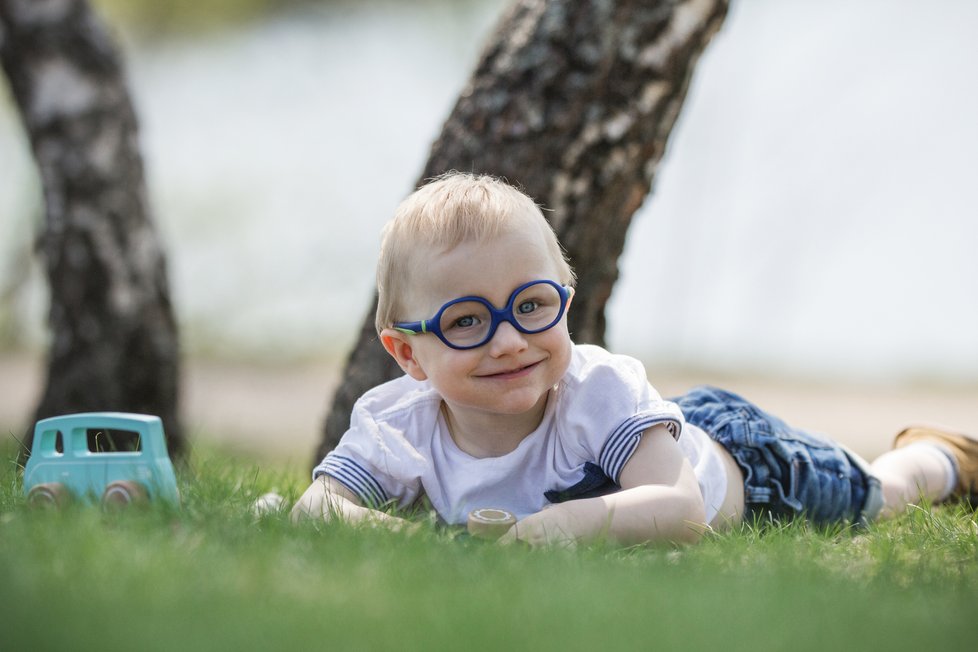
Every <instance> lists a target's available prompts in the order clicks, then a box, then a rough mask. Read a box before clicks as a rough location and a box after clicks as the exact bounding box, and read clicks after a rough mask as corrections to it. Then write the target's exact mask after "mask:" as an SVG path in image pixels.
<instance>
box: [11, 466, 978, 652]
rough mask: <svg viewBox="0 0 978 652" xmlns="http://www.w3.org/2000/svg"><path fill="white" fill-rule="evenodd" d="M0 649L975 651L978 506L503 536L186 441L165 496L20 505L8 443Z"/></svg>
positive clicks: (17, 477) (301, 472)
mask: <svg viewBox="0 0 978 652" xmlns="http://www.w3.org/2000/svg"><path fill="white" fill-rule="evenodd" d="M0 452H2V453H3V456H2V461H3V465H2V469H0V650H5V651H6V650H55V649H66V650H87V649H91V650H100V651H102V650H121V649H126V650H129V649H140V650H182V651H187V650H198V649H199V650H225V649H226V650H261V649H276V650H291V649H303V648H314V649H358V650H359V649H367V650H372V649H377V650H413V649H424V650H432V649H434V650H438V649H458V648H462V649H475V650H482V649H485V650H499V649H527V650H536V649H559V650H578V649H594V650H606V649H612V650H616V649H625V650H629V649H657V650H659V649H662V650H669V649H674V650H705V649H711V650H714V649H723V650H783V649H787V650H792V652H799V651H801V650H826V649H842V650H861V649H875V650H915V651H917V652H919V650H942V651H943V650H969V651H970V650H974V649H975V648H976V645H978V525H976V522H975V520H976V517H975V514H974V512H972V511H970V510H969V509H967V508H965V507H941V508H938V509H915V510H911V511H909V512H908V513H907V514H906V515H905V516H904V517H902V518H900V519H897V520H896V521H893V522H890V523H885V524H879V525H874V526H873V527H871V528H869V529H868V530H866V531H862V532H853V531H849V530H846V529H844V528H838V529H836V530H833V531H825V530H822V531H819V530H815V529H812V528H810V527H807V526H805V525H804V524H797V523H796V524H789V525H772V524H766V525H761V526H755V527H744V528H743V529H742V530H739V531H737V532H734V533H732V534H728V535H723V536H713V537H710V538H708V539H707V540H706V541H704V542H703V543H701V544H699V545H697V546H695V547H690V548H673V547H668V546H666V547H645V546H642V547H633V548H628V549H624V550H622V549H616V548H614V547H612V546H610V545H595V546H590V547H584V548H579V549H577V550H529V549H524V548H501V547H498V546H495V545H493V544H487V543H483V542H480V541H476V540H472V539H469V538H467V537H465V536H460V535H459V533H458V532H455V531H449V530H444V529H435V528H434V527H432V528H427V529H425V530H424V531H422V532H421V533H420V534H416V535H413V536H411V535H406V534H392V533H388V532H382V531H376V530H365V529H356V528H352V527H347V526H339V525H330V526H325V525H319V524H315V523H306V524H303V525H300V526H294V525H292V524H291V523H289V520H288V517H287V515H286V514H284V513H280V514H272V515H269V516H265V517H263V518H261V519H257V520H256V519H255V518H254V517H253V516H252V515H251V513H250V506H251V504H252V502H253V501H254V500H255V498H256V497H257V496H258V495H260V494H261V493H263V492H265V491H267V490H270V489H275V490H277V491H279V492H280V493H283V494H285V495H286V496H287V497H289V498H294V497H295V496H296V495H297V493H298V492H299V491H300V490H301V488H302V486H303V485H304V483H305V481H306V477H305V469H289V470H282V469H275V468H265V467H263V466H262V465H261V464H260V463H258V462H257V461H253V460H242V459H240V458H232V457H229V456H226V455H222V454H221V453H220V452H219V451H216V450H195V451H193V453H192V455H191V459H190V461H189V463H188V464H187V465H185V466H183V467H180V468H178V480H179V484H180V491H181V495H182V505H181V507H180V508H179V509H168V508H166V507H165V506H152V507H150V508H149V509H144V510H130V511H128V512H124V513H121V514H111V513H103V512H102V511H101V510H99V509H97V508H92V507H83V506H75V507H71V508H68V509H65V510H62V511H59V512H52V511H44V510H41V511H35V510H29V509H28V508H26V507H25V506H24V501H23V498H22V494H21V479H20V475H19V473H18V471H17V468H16V465H15V463H14V461H13V460H14V451H13V450H4V451H0Z"/></svg>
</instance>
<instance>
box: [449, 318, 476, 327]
mask: <svg viewBox="0 0 978 652" xmlns="http://www.w3.org/2000/svg"><path fill="white" fill-rule="evenodd" d="M478 323H479V319H478V318H477V317H475V316H474V315H466V316H464V317H459V318H458V319H456V320H455V321H453V322H452V324H451V328H472V327H473V326H476V325H478Z"/></svg>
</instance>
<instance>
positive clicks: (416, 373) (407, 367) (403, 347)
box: [380, 328, 428, 380]
mask: <svg viewBox="0 0 978 652" xmlns="http://www.w3.org/2000/svg"><path fill="white" fill-rule="evenodd" d="M411 337H412V336H411V335H408V334H407V333H402V332H401V331H398V330H394V329H393V328H385V329H384V330H382V331H381V332H380V342H381V344H383V345H384V348H385V349H386V350H387V352H388V353H390V355H391V357H392V358H394V360H396V361H397V366H399V367H400V368H401V369H403V370H404V373H406V374H407V375H409V376H410V377H411V378H414V379H415V380H426V379H427V378H428V374H426V373H425V372H424V369H422V368H421V364H420V363H419V362H418V359H417V358H416V357H414V347H413V346H411Z"/></svg>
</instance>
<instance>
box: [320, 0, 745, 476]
mask: <svg viewBox="0 0 978 652" xmlns="http://www.w3.org/2000/svg"><path fill="white" fill-rule="evenodd" d="M727 5H728V1H727V0H685V1H681V0H618V1H615V0H603V1H602V0H518V1H516V2H514V3H513V4H512V6H511V7H510V8H509V9H508V11H507V12H506V14H505V15H504V16H503V18H502V20H501V22H500V24H499V26H498V28H497V30H496V32H495V35H494V36H493V37H492V38H491V39H490V42H489V44H488V47H487V48H486V50H485V51H484V52H483V54H482V57H481V60H480V61H479V63H478V66H477V67H476V70H475V72H474V73H473V75H472V77H471V79H470V80H469V82H468V84H467V85H466V87H465V89H464V90H463V91H462V93H461V95H460V97H459V100H458V103H457V104H456V105H455V108H454V110H453V111H452V113H451V115H450V116H449V118H448V120H447V122H446V123H445V125H444V128H443V130H442V133H441V136H440V137H439V138H438V140H437V141H436V142H435V143H434V146H433V147H432V150H431V154H430V157H429V159H428V163H427V165H426V166H425V169H424V173H423V174H422V177H421V181H419V184H420V183H422V182H423V180H424V179H427V178H431V177H433V176H435V175H437V174H440V173H442V172H445V171H448V170H452V169H455V170H463V171H472V172H486V173H490V174H494V175H497V176H502V177H505V178H506V179H508V180H509V181H510V182H513V183H515V184H519V185H520V186H522V187H523V188H524V189H525V191H526V192H527V193H528V194H529V195H530V196H531V197H533V198H534V199H535V200H536V201H538V202H541V203H542V204H544V205H545V206H546V207H548V208H550V209H551V210H550V211H549V212H547V213H546V215H547V217H548V219H550V221H551V223H552V224H553V226H554V228H555V230H556V231H557V235H558V236H559V238H560V240H561V242H562V243H563V245H564V247H565V248H566V249H567V252H568V254H569V256H570V260H571V264H572V265H573V266H574V268H575V270H576V271H577V274H578V288H577V293H576V294H575V296H574V308H573V310H571V311H570V313H569V314H568V320H569V326H570V330H571V334H572V337H573V338H574V340H575V341H577V342H581V343H583V342H592V343H598V344H600V343H603V341H604V331H605V317H604V308H605V304H606V303H607V302H608V299H609V297H610V296H611V291H612V288H613V287H614V284H615V281H616V280H617V278H618V258H619V256H620V255H621V252H622V249H623V247H624V243H625V234H626V232H627V230H628V226H629V224H630V222H631V219H632V216H633V215H634V214H635V211H636V210H638V208H639V207H640V206H641V204H642V202H643V201H644V199H645V197H646V195H647V194H648V193H649V191H650V190H651V187H652V183H653V181H654V179H655V174H656V169H657V167H658V165H659V162H660V161H661V160H662V156H663V154H664V152H665V149H666V142H667V140H668V137H669V133H670V132H671V131H672V127H673V125H674V124H675V122H676V117H677V116H678V115H679V110H680V108H681V107H682V103H683V100H684V98H685V96H686V90H687V88H688V86H689V80H690V77H691V75H692V72H693V67H694V66H695V64H696V61H697V59H698V58H699V55H700V54H701V53H702V52H703V49H704V48H705V47H706V45H707V43H709V41H710V39H711V38H712V37H713V35H714V34H715V33H716V32H717V30H718V29H719V28H720V26H721V25H722V23H723V20H724V18H725V16H726V13H727ZM375 305H376V297H375ZM372 320H373V315H372V313H371V314H369V315H367V317H366V319H365V322H364V325H363V328H362V330H361V333H360V339H359V342H358V343H357V344H356V345H355V348H354V350H353V352H352V354H351V355H350V358H349V360H348V362H347V366H346V369H345V371H344V375H343V379H342V381H341V384H340V386H339V388H338V390H337V391H336V394H335V396H334V398H333V405H332V408H331V410H330V413H329V416H328V417H327V419H326V422H325V427H324V432H323V439H322V443H321V445H320V447H319V449H318V450H317V452H316V458H317V459H316V461H318V460H319V459H320V458H321V457H322V456H323V455H325V453H326V452H328V451H329V450H331V449H332V448H333V447H334V446H335V445H336V443H337V442H338V441H339V438H340V436H342V434H343V432H344V431H345V430H346V428H347V427H348V424H349V419H350V412H351V410H352V407H353V403H354V402H355V401H356V399H357V398H358V397H359V396H360V395H361V394H362V393H363V392H364V391H366V390H367V389H370V388H371V387H373V386H375V385H377V384H380V383H381V382H384V381H386V380H389V379H390V378H393V377H395V376H396V375H398V374H399V373H400V370H399V369H398V368H397V367H396V365H394V364H393V362H392V360H390V359H389V356H388V355H387V354H386V353H385V352H384V350H383V348H382V347H381V346H379V345H378V344H377V342H376V334H375V332H374V330H373V327H372Z"/></svg>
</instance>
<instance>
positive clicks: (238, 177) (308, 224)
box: [0, 0, 978, 382]
mask: <svg viewBox="0 0 978 652" xmlns="http://www.w3.org/2000/svg"><path fill="white" fill-rule="evenodd" d="M732 4H733V7H732V9H731V12H730V15H729V16H728V19H727V22H726V24H725V26H724V28H723V30H722V32H721V33H720V34H719V35H718V36H717V38H716V39H715V41H714V42H713V44H711V46H710V47H709V49H708V51H707V52H706V54H705V55H704V57H703V58H702V60H701V62H700V65H699V67H698V69H697V74H696V77H695V79H694V83H693V87H692V89H691V92H690V95H689V98H688V100H687V104H686V106H685V108H684V113H683V115H682V117H681V119H680V122H679V124H678V126H677V128H676V130H675V132H674V134H673V138H672V141H671V144H670V151H669V153H668V155H667V157H666V159H665V161H664V163H663V165H662V167H661V168H660V174H659V177H658V180H657V185H656V189H655V193H654V195H653V196H652V197H651V198H650V200H649V201H647V202H646V206H645V207H644V208H643V209H642V211H641V212H640V213H639V215H637V216H636V219H635V223H634V225H633V228H632V230H631V232H630V234H629V239H628V243H627V249H626V253H625V256H624V257H623V259H622V261H621V273H622V276H621V281H620V283H619V285H618V287H617V289H616V293H615V296H614V297H613V299H612V302H611V305H610V307H609V324H610V326H609V342H610V344H611V346H612V347H613V348H615V349H616V350H619V351H622V352H628V353H632V354H634V355H636V356H638V357H641V358H642V359H644V360H645V361H646V362H647V363H649V364H650V365H653V366H655V365H658V366H662V367H673V368H675V367H683V368H702V369H713V370H721V371H741V372H743V371H747V372H758V373H769V374H783V375H794V376H808V377H825V378H837V377H846V378H848V379H850V380H852V379H856V380H867V381H874V382H878V381H906V380H913V379H939V380H943V381H949V382H978V299H976V297H978V257H976V255H975V252H976V250H978V219H976V218H978V190H976V189H975V188H976V186H975V183H974V179H975V178H976V176H978V174H976V173H978V163H976V158H975V152H976V151H978V120H976V119H975V116H976V115H978V86H976V84H975V83H974V81H973V80H974V79H978V40H975V39H974V38H973V35H974V33H976V31H978V3H973V2H965V1H960V2H956V1H952V0H943V1H941V2H932V3H918V2H912V1H910V0H901V1H900V2H886V1H883V0H879V1H872V0H864V1H861V2H859V3H851V2H842V1H838V0H835V1H828V2H819V3H813V2H809V1H807V0H793V1H790V2H788V1H776V0H750V1H746V0H741V1H740V2H735V3H732ZM372 7H374V6H373V5H367V6H366V7H362V8H357V7H347V8H345V9H342V10H340V9H330V8H320V9H315V10H309V11H306V12H304V13H302V14H294V15H290V16H284V17H279V18H276V19H274V20H271V21H268V22H264V23H262V24H256V25H252V26H246V27H242V28H240V29H236V30H230V31H225V32H221V33H218V34H208V35H207V36H205V37H190V36H187V37H183V38H172V39H169V40H166V41H160V42H154V43H152V44H148V43H144V44H138V45H132V44H129V45H127V57H128V61H127V64H128V69H129V76H130V79H131V83H132V87H133V92H134V95H135V97H136V103H137V110H138V112H139V115H140V119H141V123H142V139H143V144H144V153H145V157H146V161H147V167H148V176H149V183H150V191H151V197H152V201H153V205H154V208H155V215H156V218H157V221H158V223H159V226H160V229H161V231H162V233H163V235H164V237H165V239H166V242H167V246H168V256H169V262H170V268H171V277H172V283H173V289H174V294H175V300H176V304H177V309H178V314H179V319H180V321H181V324H182V326H183V331H184V339H185V342H186V345H187V347H188V349H189V350H190V351H191V352H211V353H219V354H227V355H234V356H245V357H247V356H283V357H290V358H291V357H303V356H318V355H328V354H334V353H336V352H343V351H345V349H346V348H347V347H348V346H349V345H350V343H351V342H352V338H353V336H354V334H355V331H356V328H357V326H358V325H359V324H360V322H361V320H362V317H363V315H364V312H365V310H366V307H367V303H368V300H369V297H370V293H371V287H372V271H373V264H374V260H375V255H376V247H377V239H378V232H379V230H380V227H381V225H382V224H383V223H384V222H385V221H386V219H387V218H388V216H389V215H390V214H391V212H392V210H393V208H394V207H395V206H396V205H397V203H398V202H399V201H400V199H401V198H402V197H403V196H404V195H405V194H406V193H407V192H409V191H410V189H411V187H412V184H413V183H414V181H415V179H416V177H417V175H418V173H419V171H420V170H421V168H422V165H423V162H424V160H425V159H426V156H427V151H428V148H429V146H430V143H431V141H432V140H433V139H434V137H435V136H436V135H437V133H438V131H439V129H440V127H441V124H442V121H443V120H444V118H445V117H446V116H447V114H448V112H449V111H450V109H451V106H452V105H453V103H454V100H455V96H456V94H457V92H458V90H459V89H460V88H461V87H462V85H463V83H464V81H465V79H466V77H467V76H468V73H469V71H470V69H471V67H472V65H473V63H474V62H475V60H476V58H477V56H478V52H479V48H480V45H481V43H482V42H483V40H484V38H485V37H486V36H487V35H488V34H489V31H490V27H491V25H492V23H493V22H494V20H495V17H496V16H497V15H498V13H499V11H500V9H501V7H502V3H501V2H499V1H498V0H493V1H491V2H482V3H478V2H465V3H450V2H444V3H439V2H424V3H403V4H397V3H391V4H385V5H383V8H382V9H381V10H378V9H376V8H372ZM37 192H38V191H37V186H36V180H35V178H34V173H33V170H32V168H31V165H30V160H29V158H28V154H27V150H26V146H25V145H24V142H23V136H22V135H21V134H20V132H19V125H18V124H17V122H16V120H15V118H14V116H13V115H11V112H10V111H9V108H7V107H4V109H3V110H0V256H2V258H0V288H4V287H7V288H12V289H11V290H10V291H8V292H6V294H5V295H4V293H3V292H0V296H5V298H4V299H3V301H4V310H5V314H6V322H4V323H6V328H8V329H10V328H11V327H12V326H11V319H12V318H15V319H14V321H15V322H16V324H17V325H18V326H17V327H18V328H19V329H20V331H21V333H22V334H24V337H25V338H26V340H27V341H28V342H29V343H33V344H34V345H37V344H38V343H40V342H41V341H42V340H43V314H44V302H45V300H44V293H43V283H42V282H41V280H40V275H39V273H38V270H37V268H36V265H35V266H34V267H32V268H29V269H30V272H29V275H28V277H27V280H26V281H23V282H20V281H18V279H19V278H20V277H21V276H23V275H24V274H25V271H24V270H25V269H28V268H27V267H26V265H27V262H26V261H27V260H28V258H27V253H26V252H28V251H29V242H30V240H31V238H32V235H31V234H32V231H33V229H34V228H35V227H34V223H35V220H36V219H37V215H38V209H37V207H36V206H37V199H36V197H37Z"/></svg>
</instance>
